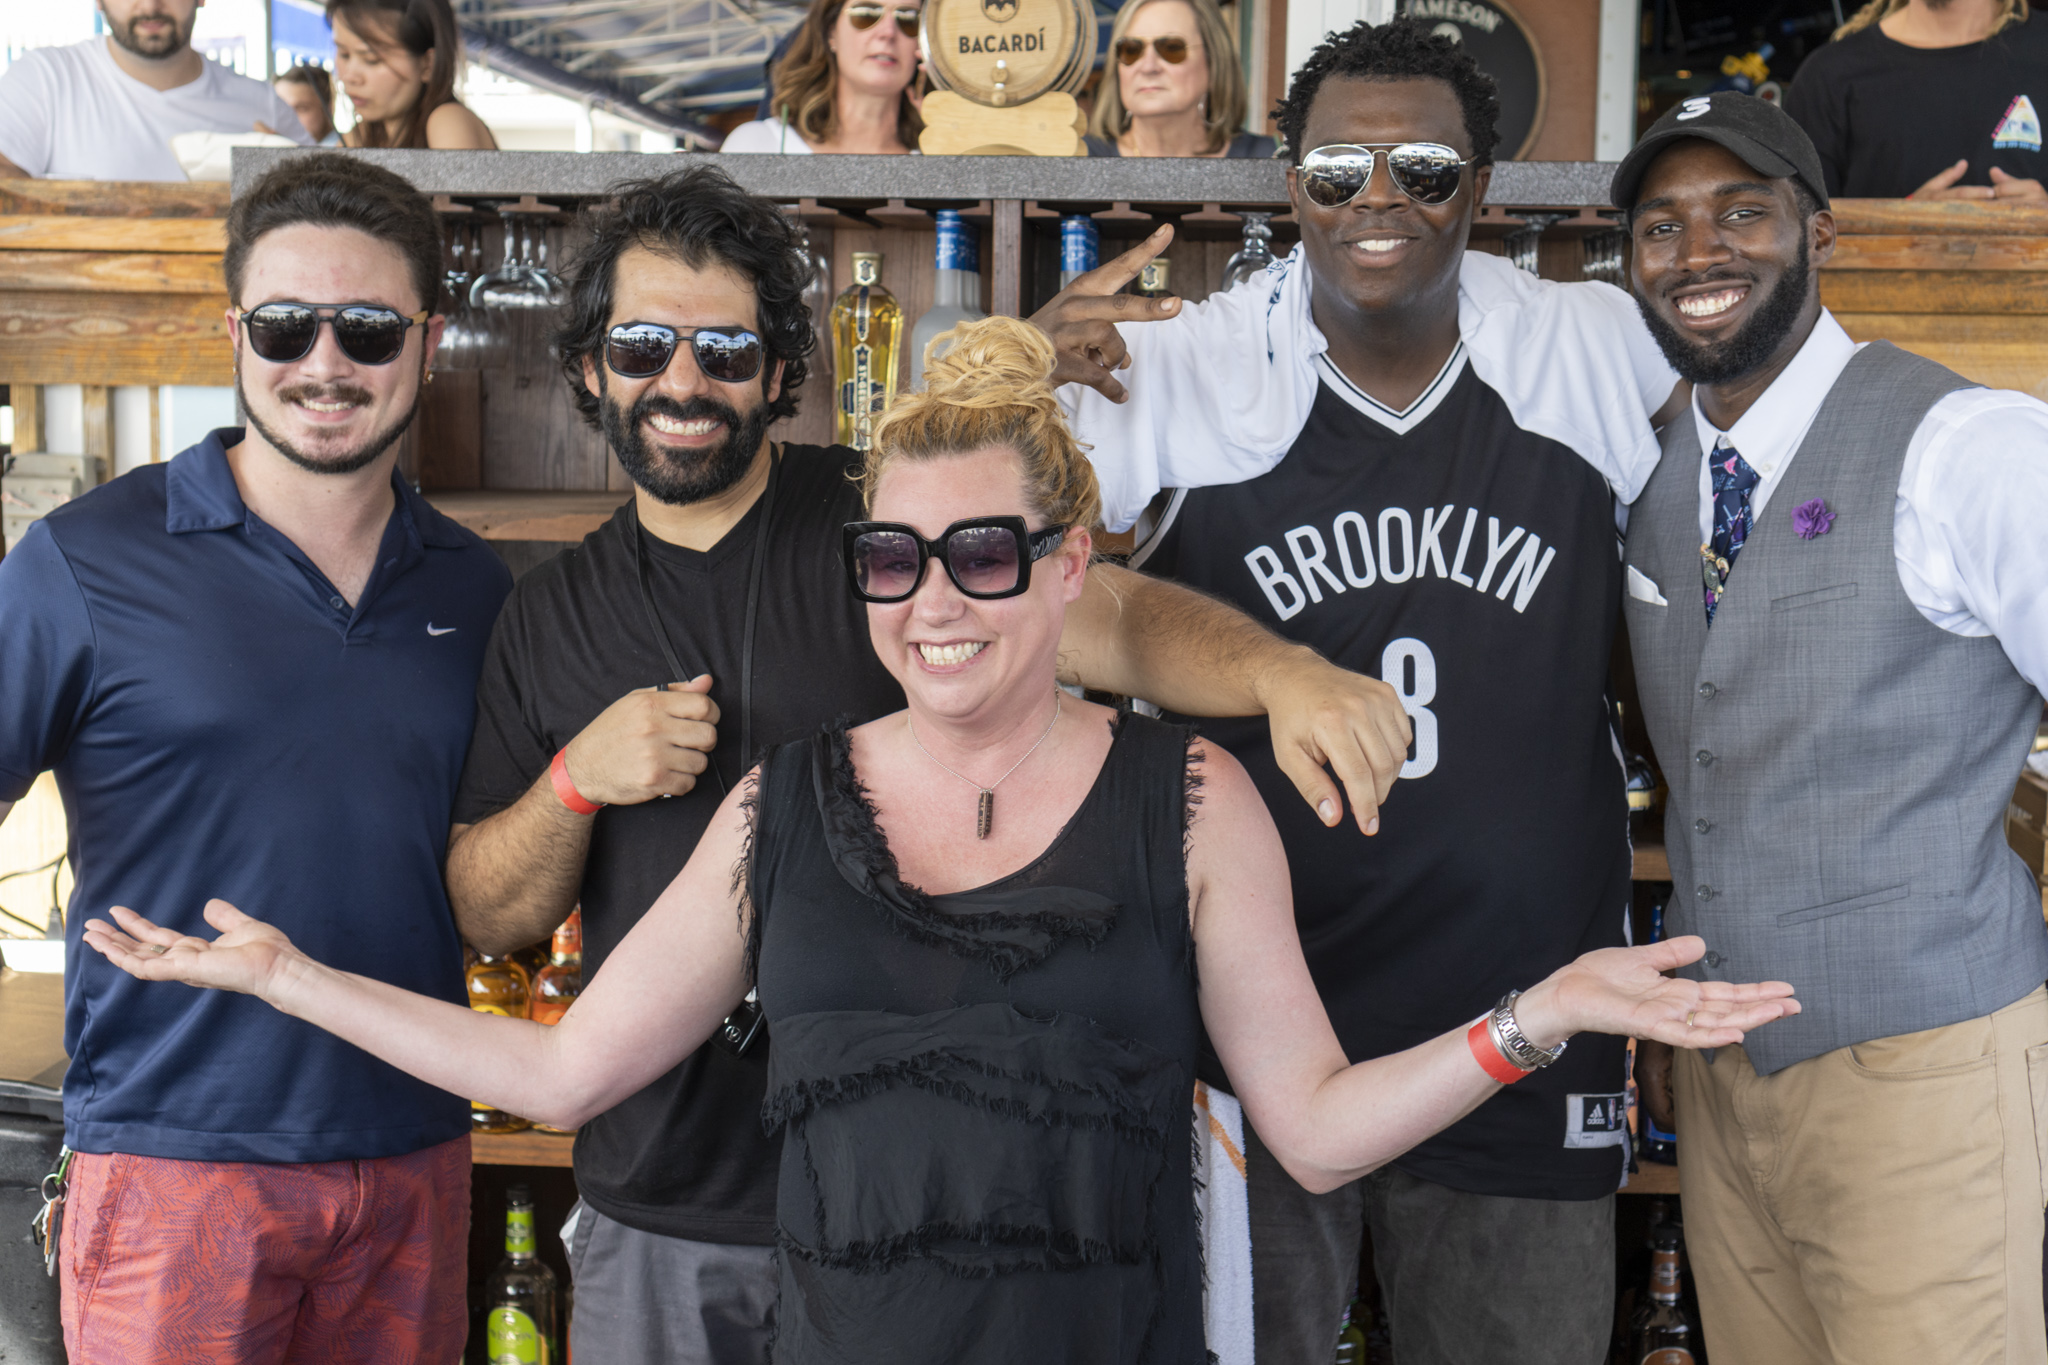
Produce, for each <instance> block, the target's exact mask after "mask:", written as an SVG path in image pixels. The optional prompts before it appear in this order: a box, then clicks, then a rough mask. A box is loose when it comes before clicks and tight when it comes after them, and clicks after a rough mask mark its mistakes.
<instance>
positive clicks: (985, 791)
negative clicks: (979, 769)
mask: <svg viewBox="0 0 2048 1365" xmlns="http://www.w3.org/2000/svg"><path fill="white" fill-rule="evenodd" d="M1052 698H1053V700H1052V719H1051V720H1049V721H1047V722H1046V723H1045V734H1043V735H1040V736H1039V737H1038V738H1037V740H1035V741H1034V742H1033V743H1032V745H1031V747H1030V748H1028V749H1026V750H1025V751H1024V758H1029V757H1031V755H1033V754H1035V753H1037V752H1038V746H1039V745H1040V744H1043V743H1045V741H1046V737H1047V736H1048V735H1050V734H1052V727H1053V726H1055V725H1058V724H1059V723H1060V707H1061V704H1062V702H1063V701H1064V700H1065V698H1064V697H1062V696H1061V695H1060V690H1059V689H1058V688H1057V687H1055V688H1054V689H1053V693H1052ZM903 724H904V725H905V726H906V727H908V728H909V730H910V742H911V743H912V744H915V745H916V746H917V748H918V752H920V753H922V754H923V755H924V756H925V757H926V758H929V759H931V761H932V762H934V763H939V760H938V756H937V755H935V754H934V753H932V751H931V750H930V749H927V748H925V747H924V741H923V740H921V739H919V738H918V737H917V726H915V725H913V724H911V720H910V713H909V712H907V711H906V712H905V713H904V715H903ZM1024 758H1020V759H1018V760H1017V761H1016V762H1015V763H1012V764H1011V765H1010V772H1009V773H1004V774H1003V775H1002V776H1001V777H999V778H997V779H996V780H995V781H993V782H991V783H989V784H988V785H987V786H986V787H984V786H982V785H981V784H980V783H979V782H976V781H975V780H974V779H973V778H971V777H968V776H965V775H964V774H961V773H957V772H953V770H952V769H951V768H946V765H945V764H943V763H939V766H940V767H941V768H946V771H947V772H949V773H953V776H955V777H957V778H959V779H960V780H961V781H962V782H965V783H966V784H967V785H968V786H970V787H974V788H976V789H978V790H979V791H980V792H981V804H980V805H979V807H978V808H977V809H976V811H975V820H974V837H975V838H977V839H986V838H988V832H989V830H990V828H991V827H992V826H994V824H995V821H996V788H997V787H1000V786H1002V785H1003V783H1005V782H1007V781H1009V780H1010V773H1013V772H1016V771H1017V769H1019V768H1021V767H1023V766H1024Z"/></svg>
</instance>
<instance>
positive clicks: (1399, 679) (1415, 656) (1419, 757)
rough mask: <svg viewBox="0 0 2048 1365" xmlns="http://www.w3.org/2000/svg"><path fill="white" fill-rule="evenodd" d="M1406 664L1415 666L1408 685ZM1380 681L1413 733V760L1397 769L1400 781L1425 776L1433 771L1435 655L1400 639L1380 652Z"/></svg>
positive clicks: (1411, 639) (1412, 640) (1419, 643)
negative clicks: (1397, 702) (1391, 692)
mask: <svg viewBox="0 0 2048 1365" xmlns="http://www.w3.org/2000/svg"><path fill="white" fill-rule="evenodd" d="M1410 663H1413V664H1414V665H1415V680H1414V682H1412V683H1411V682H1409V680H1408V665H1409V664H1410ZM1380 681H1382V682H1384V683H1386V685H1387V686H1389V687H1391V688H1393V689H1394V695H1395V696H1397V697H1399V698H1400V699H1401V709H1402V710H1403V711H1406V712H1407V713H1408V721H1409V724H1410V725H1411V726H1412V727H1413V728H1414V730H1415V743H1414V749H1415V757H1413V758H1411V759H1409V760H1408V761H1407V762H1406V763H1403V764H1402V765H1401V776H1402V778H1403V779H1407V778H1415V777H1427V776H1429V774H1430V773H1432V772H1434V771H1436V713H1435V712H1434V711H1432V710H1430V709H1429V704H1430V703H1431V702H1433V701H1435V700H1436V655H1434V654H1432V653H1430V652H1429V646H1428V645H1426V644H1424V643H1422V641H1420V640H1418V639H1416V638H1414V637H1413V636H1409V635H1404V636H1402V637H1401V638H1400V639H1398V640H1395V641H1393V642H1392V643H1390V644H1389V645H1388V646H1387V647H1386V649H1384V650H1383V651H1381V653H1380Z"/></svg>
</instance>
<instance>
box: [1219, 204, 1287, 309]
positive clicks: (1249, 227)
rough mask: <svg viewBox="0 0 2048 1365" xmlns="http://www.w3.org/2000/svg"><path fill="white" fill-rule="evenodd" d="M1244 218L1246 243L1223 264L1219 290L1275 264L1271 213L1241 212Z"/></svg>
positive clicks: (1241, 216) (1241, 281)
mask: <svg viewBox="0 0 2048 1365" xmlns="http://www.w3.org/2000/svg"><path fill="white" fill-rule="evenodd" d="M1237 216H1238V217H1240V218H1242V219H1244V245H1243V246H1240V247H1239V248H1238V249H1237V254H1236V255H1235V256H1232V257H1231V258H1230V259H1229V260H1228V261H1227V262H1225V263H1224V266H1223V280H1222V282H1221V283H1219V284H1218V285H1217V286H1216V288H1217V289H1218V291H1221V290H1225V289H1229V288H1231V287H1232V286H1234V285H1239V284H1243V283H1244V282H1245V281H1246V280H1248V279H1250V278H1251V277H1252V276H1254V275H1256V274H1258V273H1259V272H1260V271H1262V270H1264V269H1265V268H1266V267H1267V266H1269V265H1271V264H1273V229H1272V227H1271V226H1269V225H1270V223H1271V222H1272V219H1273V215H1272V214H1270V213H1242V212H1241V213H1239V214H1238V215H1237Z"/></svg>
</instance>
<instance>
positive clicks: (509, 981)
mask: <svg viewBox="0 0 2048 1365" xmlns="http://www.w3.org/2000/svg"><path fill="white" fill-rule="evenodd" d="M462 975H463V978H464V982H465V984H466V985H467V986H468V989H469V1007H470V1008H471V1009H473V1010H481V1011H482V1012H483V1013H485V1014H502V1015H504V1016H505V1017H506V1018H508V1019H524V1018H525V1017H526V1012H527V1009H528V1006H529V1005H530V1004H531V1002H532V999H533V987H532V984H531V982H530V981H529V980H528V978H527V975H526V968H524V967H522V966H520V965H519V964H518V963H517V962H514V961H513V960H512V959H511V958H510V957H493V956H491V955H490V954H489V953H478V954H477V958H476V961H474V962H472V963H470V964H469V967H468V969H467V970H465V971H464V972H463V974H462ZM528 1126H529V1125H528V1124H527V1122H526V1120H525V1119H522V1118H519V1117H517V1116H516V1115H512V1114H508V1113H506V1112H505V1111H504V1110H502V1109H494V1108H492V1107H491V1106H490V1105H488V1104H485V1103H484V1102H483V1101H481V1100H471V1101H470V1102H469V1128H470V1131H471V1132H473V1133H516V1132H518V1131H519V1130H520V1129H522V1128H525V1127H528Z"/></svg>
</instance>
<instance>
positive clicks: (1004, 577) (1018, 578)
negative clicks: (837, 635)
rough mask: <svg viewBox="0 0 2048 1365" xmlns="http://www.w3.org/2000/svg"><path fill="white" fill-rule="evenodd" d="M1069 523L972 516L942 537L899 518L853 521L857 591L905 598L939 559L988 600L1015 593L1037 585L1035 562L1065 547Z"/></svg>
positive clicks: (958, 582) (850, 543)
mask: <svg viewBox="0 0 2048 1365" xmlns="http://www.w3.org/2000/svg"><path fill="white" fill-rule="evenodd" d="M1066 535H1067V528H1066V527H1064V526H1048V527H1046V528H1045V529H1044V530H1043V531H1032V530H1027V529H1026V528H1025V525H1024V518H1022V517H971V518H969V519H967V520H965V521H956V522H954V523H953V524H952V525H951V526H948V527H947V528H946V530H945V533H944V534H943V535H941V536H940V537H939V538H938V539H937V540H926V539H925V538H924V537H922V536H920V535H919V534H918V533H917V529H916V528H915V527H912V526H906V525H904V524H903V523H901V522H894V521H850V522H848V523H847V524H846V529H845V532H844V543H843V546H842V548H843V551H844V554H845V558H846V572H847V577H848V579H849V580H850V581H851V583H852V584H853V595H854V596H855V597H858V598H860V599H861V600H862V601H863V602H901V601H902V600H903V599H904V598H906V597H909V596H910V595H911V594H912V593H914V592H916V591H917V589H918V586H919V585H920V584H921V583H923V582H924V571H925V567H926V566H927V565H928V564H930V563H931V561H932V560H934V559H936V560H938V561H939V562H940V563H941V564H943V565H945V566H946V576H947V577H948V578H951V579H952V580H953V586H954V587H956V588H958V589H960V591H961V592H962V593H963V594H964V595H966V596H968V597H975V598H980V599H982V600H984V601H986V600H989V599H992V598H998V597H1015V596H1016V595H1017V594H1019V593H1021V592H1023V591H1024V590H1025V589H1027V588H1029V587H1030V586H1031V566H1032V565H1033V564H1034V563H1036V562H1037V561H1039V560H1041V559H1043V558H1045V557H1046V556H1047V555H1049V554H1051V553H1052V552H1053V551H1054V550H1056V549H1058V548H1059V547H1060V542H1061V541H1063V540H1065V539H1066Z"/></svg>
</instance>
